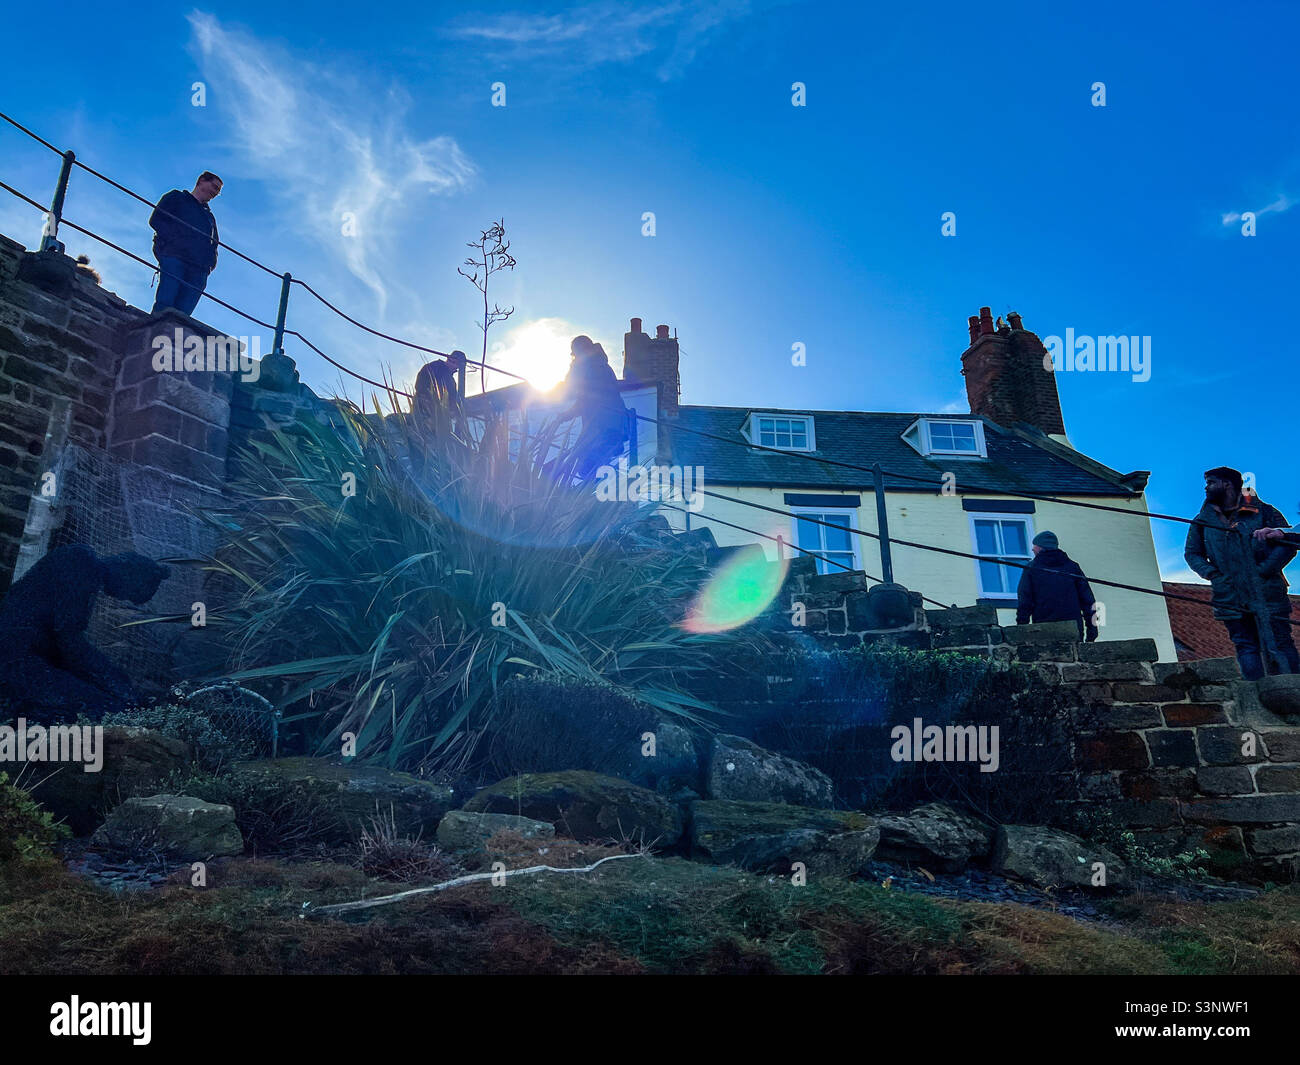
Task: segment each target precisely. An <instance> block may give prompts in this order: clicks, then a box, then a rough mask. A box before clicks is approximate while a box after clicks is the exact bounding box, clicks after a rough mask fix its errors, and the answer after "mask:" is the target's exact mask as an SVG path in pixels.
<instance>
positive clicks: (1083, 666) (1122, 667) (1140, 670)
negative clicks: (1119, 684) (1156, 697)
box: [1061, 662, 1151, 702]
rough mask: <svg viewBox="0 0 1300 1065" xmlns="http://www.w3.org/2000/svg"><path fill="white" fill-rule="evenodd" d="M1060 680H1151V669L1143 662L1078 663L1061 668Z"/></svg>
mask: <svg viewBox="0 0 1300 1065" xmlns="http://www.w3.org/2000/svg"><path fill="white" fill-rule="evenodd" d="M1061 679H1062V680H1064V681H1066V682H1067V683H1068V682H1070V681H1098V680H1109V681H1116V680H1128V681H1139V680H1147V681H1149V680H1150V679H1151V667H1150V666H1148V665H1147V664H1146V663H1145V662H1078V663H1073V664H1066V665H1063V666H1061ZM1122 701H1123V702H1143V701H1147V702H1149V701H1151V700H1150V699H1149V698H1145V697H1144V698H1138V699H1125V700H1122Z"/></svg>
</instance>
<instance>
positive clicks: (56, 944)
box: [0, 834, 1300, 975]
mask: <svg viewBox="0 0 1300 1065" xmlns="http://www.w3.org/2000/svg"><path fill="white" fill-rule="evenodd" d="M492 847H493V848H494V850H495V852H496V853H497V854H498V855H500V859H499V860H502V861H504V862H505V863H506V865H507V867H516V868H517V867H520V866H524V865H534V864H542V863H544V864H549V865H554V866H557V867H561V868H563V867H572V866H576V865H588V864H590V863H592V862H594V861H596V860H598V859H599V858H601V857H605V856H608V855H610V854H615V853H624V852H625V850H624V849H623V848H620V847H617V846H598V845H593V844H579V843H575V842H573V841H571V840H548V841H539V840H526V839H523V838H521V837H518V836H514V837H513V838H512V837H511V836H509V835H506V834H502V835H501V836H500V837H496V838H494V839H493V840H492ZM208 884H209V886H208V887H207V888H205V889H196V888H193V887H191V886H189V879H188V873H182V874H178V875H177V876H176V877H174V878H173V880H172V881H171V882H169V883H168V884H166V885H165V886H164V887H162V888H161V889H159V890H157V891H151V892H146V893H142V894H138V895H129V896H115V895H112V894H110V893H108V892H106V891H104V890H102V889H99V888H97V887H95V886H94V885H92V884H91V883H89V882H88V881H86V880H83V879H80V878H77V877H75V876H73V875H71V874H69V873H68V872H67V871H66V870H65V869H64V868H63V867H62V866H61V865H59V864H58V863H55V862H49V861H47V862H29V863H22V864H21V865H14V864H13V863H10V864H9V865H5V866H0V972H5V973H33V974H34V973H47V974H52V973H63V974H83V973H84V974H109V973H126V972H147V973H177V974H180V973H327V972H329V973H334V972H338V973H526V972H537V973H577V972H583V973H636V972H682V973H749V974H762V973H836V974H840V973H843V974H850V973H876V974H900V975H901V974H916V973H933V974H940V973H945V974H964V973H1008V974H1028V973H1041V974H1048V973H1051V974H1067V973H1068V974H1077V973H1104V974H1120V973H1126V974H1127V973H1151V974H1162V973H1300V890H1297V889H1294V888H1290V889H1276V890H1273V891H1270V892H1267V893H1266V894H1264V895H1262V896H1260V897H1259V898H1257V899H1253V900H1249V901H1244V902H1222V903H1220V902H1215V903H1207V902H1197V903H1191V902H1179V901H1175V900H1172V899H1168V898H1154V897H1142V896H1137V897H1130V898H1126V899H1120V900H1116V901H1114V902H1111V903H1107V904H1106V908H1107V909H1108V910H1109V911H1110V913H1111V914H1112V915H1113V918H1114V920H1113V921H1112V922H1108V923H1107V924H1104V925H1103V924H1096V923H1092V924H1090V923H1083V922H1079V921H1076V920H1073V919H1071V918H1069V917H1065V916H1062V915H1060V914H1057V913H1052V912H1048V911H1042V910H1032V909H1027V908H1025V907H1021V906H1017V905H1012V904H996V905H994V904H987V903H976V902H954V901H936V900H934V899H931V898H928V897H925V896H920V895H914V894H907V893H904V892H900V891H896V890H894V891H889V890H885V889H883V888H881V887H879V886H877V885H874V884H867V883H862V882H854V881H843V880H835V879H824V880H815V881H814V882H812V883H810V884H808V885H807V886H805V887H794V886H792V885H791V884H790V883H789V882H788V881H786V880H784V879H781V878H777V877H760V876H754V875H751V874H748V873H744V872H742V871H740V870H737V869H732V868H718V867H713V866H707V865H699V864H695V863H690V862H686V861H684V860H682V859H677V858H668V859H658V858H647V859H646V860H645V861H637V862H614V863H610V864H609V865H607V866H604V867H602V868H601V869H599V870H597V871H595V872H593V873H591V874H589V875H588V874H583V875H581V876H568V877H543V876H539V877H529V878H517V879H511V880H509V881H507V882H505V883H504V884H503V885H502V886H500V887H495V886H493V885H491V884H488V883H482V884H475V885H470V886H467V887H463V888H457V889H455V890H452V891H449V892H446V893H443V894H438V895H429V896H423V897H420V898H417V899H413V900H411V901H409V902H404V903H400V904H396V905H393V906H389V907H383V908H381V909H378V910H372V911H366V912H365V915H364V916H358V917H356V918H354V919H350V920H346V921H345V920H329V919H318V920H314V921H305V920H301V919H300V918H299V916H298V915H299V914H300V913H301V907H302V904H303V902H306V901H311V902H312V903H313V904H315V905H321V904H324V903H329V902H343V901H349V900H353V899H359V898H367V897H373V896H375V895H381V894H389V893H391V892H392V891H393V890H394V888H395V887H396V886H397V885H394V884H393V883H392V882H388V881H381V880H377V879H375V878H373V877H369V876H367V875H366V874H365V873H364V872H363V871H362V870H360V869H358V868H355V867H353V866H348V865H344V864H337V863H333V862H328V861H321V862H283V861H269V860H263V861H258V860H246V859H236V860H230V861H226V862H214V863H212V864H211V865H210V866H209V870H208Z"/></svg>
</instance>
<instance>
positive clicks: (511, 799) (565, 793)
mask: <svg viewBox="0 0 1300 1065" xmlns="http://www.w3.org/2000/svg"><path fill="white" fill-rule="evenodd" d="M464 808H465V809H466V810H467V811H469V812H470V813H494V814H515V815H517V816H519V817H529V818H532V819H534V820H537V821H547V822H549V823H550V824H552V825H554V826H555V829H556V831H557V832H560V833H561V834H563V835H566V836H570V837H572V838H574V839H579V840H603V839H622V838H627V839H631V840H635V841H637V842H645V843H652V844H655V845H656V846H661V847H669V846H672V844H674V843H676V842H677V841H678V840H679V839H680V838H681V835H682V818H681V813H680V812H679V811H678V809H677V807H676V806H674V805H673V804H672V803H670V802H669V801H668V800H667V799H665V798H664V797H663V796H662V795H657V794H656V793H655V792H653V791H650V790H649V789H648V788H642V787H638V786H637V785H636V784H632V783H629V782H628V781H626V780H620V779H619V778H618V777H608V776H605V775H604V774H602V773H592V772H588V771H587V770H578V769H574V770H569V771H567V772H564V773H522V774H520V775H519V776H514V777H507V778H506V779H505V780H502V781H498V782H497V783H496V784H493V785H492V786H491V787H490V788H485V789H484V790H482V791H480V792H479V793H478V794H477V795H475V796H474V797H473V798H472V799H470V801H469V802H467V803H466V804H465V807H464Z"/></svg>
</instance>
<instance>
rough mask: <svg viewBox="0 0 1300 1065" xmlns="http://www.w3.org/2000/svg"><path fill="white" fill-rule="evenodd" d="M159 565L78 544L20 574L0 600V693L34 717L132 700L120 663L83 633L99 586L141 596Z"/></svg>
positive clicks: (44, 719) (92, 711) (60, 716)
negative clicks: (104, 554) (101, 554)
mask: <svg viewBox="0 0 1300 1065" xmlns="http://www.w3.org/2000/svg"><path fill="white" fill-rule="evenodd" d="M167 573H168V571H167V567H166V566H164V565H162V564H160V563H158V562H155V561H153V560H152V559H149V558H146V557H145V556H144V555H138V554H136V553H134V552H127V553H125V554H121V555H111V556H109V557H108V558H100V557H99V556H98V555H96V554H95V552H94V551H93V550H91V549H90V548H89V547H86V546H84V545H83V544H68V545H67V546H65V547H56V548H55V549H54V550H53V551H50V552H49V553H48V554H46V555H45V556H44V557H43V558H41V559H40V560H39V561H38V562H37V563H36V564H35V565H34V566H32V568H31V569H29V570H28V571H27V572H26V573H24V574H23V575H22V577H20V578H19V579H18V580H17V581H15V582H14V584H13V586H12V587H11V588H10V589H9V593H8V594H7V595H6V596H5V598H4V601H3V602H0V700H4V701H6V702H7V703H8V708H7V710H12V711H14V712H15V715H16V716H25V717H28V718H30V719H33V720H35V721H37V722H40V723H41V724H50V723H52V722H55V721H69V722H70V721H74V720H76V718H77V715H78V714H83V713H84V714H86V715H87V716H88V717H90V718H92V719H93V720H99V719H100V718H101V717H103V716H104V714H105V713H106V712H108V711H117V710H125V709H127V708H128V707H131V706H134V705H137V704H138V703H139V702H140V696H139V694H138V693H137V691H136V689H135V686H134V685H133V684H132V683H131V678H130V677H128V676H127V675H126V674H125V673H124V672H123V671H122V670H121V669H119V668H118V667H117V666H116V665H114V664H113V663H112V662H111V661H109V660H108V658H106V657H105V656H104V655H103V653H101V652H100V651H99V649H98V648H96V647H95V645H94V644H92V643H91V642H90V641H89V640H88V639H86V626H87V625H89V624H90V615H91V612H92V611H93V610H94V608H95V601H96V599H98V597H99V593H100V592H103V593H104V594H105V595H108V596H110V597H112V598H114V599H121V600H125V601H126V602H129V603H137V604H140V603H147V602H148V601H149V600H150V599H152V598H153V596H154V593H155V592H157V591H158V585H159V584H161V583H162V582H163V580H164V579H165V578H166V577H167Z"/></svg>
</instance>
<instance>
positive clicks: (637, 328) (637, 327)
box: [629, 318, 641, 333]
mask: <svg viewBox="0 0 1300 1065" xmlns="http://www.w3.org/2000/svg"><path fill="white" fill-rule="evenodd" d="M629 332H632V333H639V332H641V319H640V318H633V319H632V328H631V329H630V330H629Z"/></svg>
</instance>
